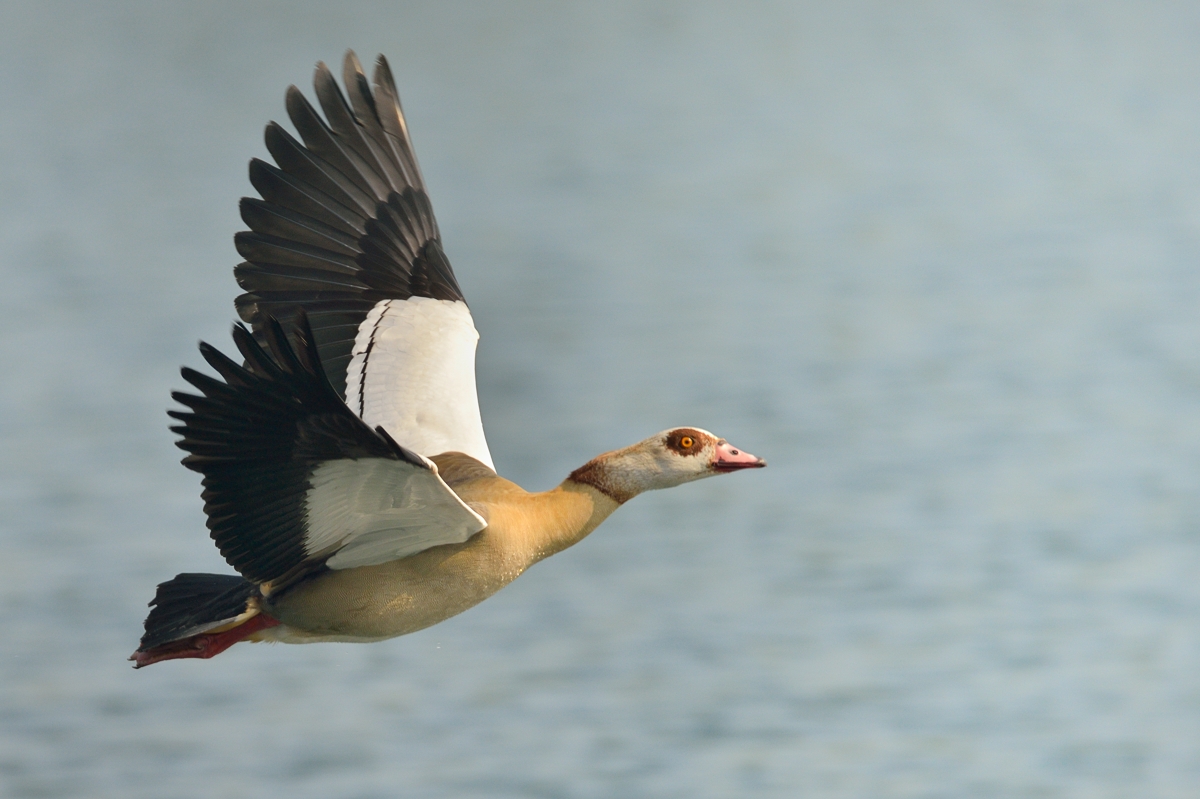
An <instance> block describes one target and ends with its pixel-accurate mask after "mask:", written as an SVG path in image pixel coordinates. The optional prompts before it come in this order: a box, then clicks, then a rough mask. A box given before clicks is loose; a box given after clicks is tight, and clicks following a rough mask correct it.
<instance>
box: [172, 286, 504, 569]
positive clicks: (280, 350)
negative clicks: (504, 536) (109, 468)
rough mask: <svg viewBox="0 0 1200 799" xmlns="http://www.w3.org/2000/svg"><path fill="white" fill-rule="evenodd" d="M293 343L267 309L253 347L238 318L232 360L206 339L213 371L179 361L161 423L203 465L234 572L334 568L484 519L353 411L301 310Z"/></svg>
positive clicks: (417, 546) (466, 531)
mask: <svg viewBox="0 0 1200 799" xmlns="http://www.w3.org/2000/svg"><path fill="white" fill-rule="evenodd" d="M294 332H295V338H296V347H293V346H292V345H291V343H289V341H288V339H287V336H286V334H285V333H284V331H283V327H282V326H281V325H280V323H279V322H277V321H276V320H275V319H273V318H267V319H265V320H263V322H262V330H261V337H262V338H263V339H264V340H265V341H266V343H267V348H266V349H264V348H263V346H262V345H260V344H259V343H258V342H257V341H256V340H255V337H254V336H253V335H252V334H251V333H250V331H248V330H247V329H246V328H244V327H242V326H241V325H238V326H236V327H235V328H234V331H233V338H234V341H235V342H236V343H237V347H238V350H240V351H241V354H242V357H243V358H244V359H245V365H244V366H243V365H239V364H237V363H235V362H234V361H233V360H231V359H229V358H228V357H226V356H225V355H222V354H221V353H220V352H218V351H217V350H216V349H215V348H213V347H211V346H209V345H208V344H203V343H202V344H201V345H200V351H201V353H202V354H203V355H204V359H205V360H206V361H208V363H209V365H211V366H212V367H213V368H214V369H216V370H217V372H218V373H219V374H220V376H221V377H222V378H223V381H222V380H218V379H215V378H212V377H208V376H206V375H203V374H200V373H199V372H196V371H194V370H192V369H188V368H184V369H183V371H182V374H183V378H184V379H185V380H187V381H188V382H189V383H191V384H192V385H193V386H195V387H196V388H197V389H199V391H200V394H199V395H196V394H185V393H182V392H175V393H174V394H173V395H172V396H173V397H174V398H175V399H176V400H177V401H178V402H180V403H182V404H183V405H185V406H187V408H188V410H186V411H170V415H171V416H172V417H173V418H175V419H178V420H179V421H181V422H182V424H180V425H177V426H174V427H172V428H171V429H172V430H173V431H174V432H176V433H178V434H180V435H181V436H183V438H182V440H180V441H178V442H177V444H178V446H179V447H180V448H181V449H184V450H187V452H188V453H189V454H188V456H187V457H186V458H184V459H183V463H184V465H185V466H187V467H188V468H189V469H193V470H195V471H198V472H200V473H201V474H203V475H204V481H203V485H204V493H203V498H204V512H205V513H206V514H207V515H208V528H209V530H210V531H211V533H212V537H213V540H214V541H216V543H217V547H218V548H219V549H220V550H221V554H222V555H224V556H225V559H226V560H227V561H228V562H229V564H230V565H231V566H233V567H234V568H235V569H237V570H238V571H239V572H240V573H241V574H242V575H243V576H244V577H246V579H248V580H251V581H252V582H256V583H268V582H273V581H275V582H278V581H281V580H283V581H285V582H286V579H285V578H287V577H288V575H296V574H298V573H302V572H304V571H306V570H309V569H311V568H315V567H317V566H320V565H321V564H324V565H326V566H328V567H329V568H332V569H346V568H351V567H354V566H367V565H371V564H375V563H383V562H385V561H389V560H396V559H398V558H403V557H405V556H407V555H411V554H414V553H416V552H420V551H421V550H424V549H428V548H429V547H434V546H438V545H439V544H450V543H459V542H462V541H466V540H467V539H468V538H470V537H471V536H472V535H474V534H475V533H476V532H478V531H479V530H482V529H483V528H484V527H485V526H486V522H485V521H484V520H483V518H482V517H481V516H479V514H477V513H475V511H473V510H471V509H470V508H469V507H467V505H466V504H465V503H464V502H463V501H462V500H461V499H459V497H458V495H457V494H455V493H454V492H453V491H452V490H451V489H450V488H449V487H448V486H447V485H446V484H445V482H443V481H442V479H441V477H439V476H438V471H437V467H436V466H435V465H434V464H433V463H432V462H431V461H429V460H427V459H426V458H423V457H421V456H420V455H418V454H416V453H414V452H412V451H411V450H409V449H406V448H405V447H402V446H400V445H399V444H397V443H396V442H395V441H394V440H393V439H392V438H391V437H390V436H389V435H388V434H387V432H386V431H385V430H383V428H377V429H376V430H372V429H371V428H370V427H368V426H367V424H366V423H365V422H363V420H362V419H360V418H358V417H357V416H355V415H354V414H353V413H352V412H351V411H350V410H349V409H348V408H347V407H346V404H345V403H344V402H342V399H341V398H340V397H339V396H338V395H337V393H336V392H335V391H334V389H333V387H332V386H331V385H330V384H329V381H328V380H327V379H326V378H325V375H324V373H323V372H322V370H321V366H320V361H319V360H318V355H317V348H316V345H315V343H314V339H313V334H312V330H311V329H310V327H309V325H308V321H307V318H306V316H305V314H304V311H303V310H301V311H300V312H299V313H298V314H297V316H296V317H295V318H294Z"/></svg>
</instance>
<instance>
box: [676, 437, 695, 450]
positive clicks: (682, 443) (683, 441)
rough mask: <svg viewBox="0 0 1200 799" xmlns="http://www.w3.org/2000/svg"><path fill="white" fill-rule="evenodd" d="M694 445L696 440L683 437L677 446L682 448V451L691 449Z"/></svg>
mask: <svg viewBox="0 0 1200 799" xmlns="http://www.w3.org/2000/svg"><path fill="white" fill-rule="evenodd" d="M695 443H696V440H695V439H694V438H692V437H691V436H684V437H683V438H681V439H679V446H681V447H683V448H684V449H691V448H692V444H695Z"/></svg>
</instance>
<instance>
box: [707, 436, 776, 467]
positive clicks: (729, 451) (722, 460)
mask: <svg viewBox="0 0 1200 799" xmlns="http://www.w3.org/2000/svg"><path fill="white" fill-rule="evenodd" d="M766 465H767V462H766V461H764V460H763V459H762V458H760V457H758V456H756V455H751V454H750V453H749V452H743V451H742V450H740V449H735V448H734V446H733V445H732V444H730V443H729V442H728V441H726V440H725V439H721V440H720V441H718V442H717V456H716V458H714V459H713V462H712V470H713V471H714V472H736V471H738V470H739V469H761V468H762V467H764V466H766Z"/></svg>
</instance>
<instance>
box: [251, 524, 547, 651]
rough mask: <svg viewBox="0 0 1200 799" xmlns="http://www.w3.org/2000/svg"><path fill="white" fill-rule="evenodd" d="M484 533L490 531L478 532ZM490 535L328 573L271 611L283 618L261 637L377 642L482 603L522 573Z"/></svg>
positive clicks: (272, 603)
mask: <svg viewBox="0 0 1200 799" xmlns="http://www.w3.org/2000/svg"><path fill="white" fill-rule="evenodd" d="M477 537H482V536H477ZM485 544H486V542H485V541H478V542H476V541H475V540H474V539H472V541H471V542H468V543H467V544H466V545H453V546H445V547H436V548H434V549H431V550H427V551H425V552H421V553H418V554H417V555H414V556H412V557H409V558H405V559H403V560H398V561H390V562H388V563H381V564H378V565H375V566H360V567H358V568H354V569H342V570H332V571H327V572H323V573H322V574H320V575H319V576H317V577H315V578H313V579H312V580H310V581H308V582H306V583H302V584H301V585H298V586H296V587H295V588H293V589H291V590H289V591H288V592H287V593H285V594H283V595H282V596H280V597H279V598H278V599H275V600H273V601H271V600H269V601H268V602H267V603H266V605H265V607H264V610H265V611H266V612H267V613H268V614H270V615H271V616H273V617H274V618H276V619H278V620H279V621H280V622H281V624H280V625H279V626H278V627H272V628H269V629H267V630H263V631H262V633H261V634H260V640H274V641H281V642H284V643H309V642H316V641H350V642H369V641H381V640H383V639H386V638H394V637H395V636H398V635H405V634H407V633H411V632H416V631H417V630H421V629H424V628H426V627H429V626H431V625H434V624H437V623H438V622H440V621H444V620H446V619H448V618H450V617H451V616H455V615H457V614H459V613H462V612H463V611H464V610H466V609H467V608H470V607H472V606H474V605H477V604H479V603H480V602H482V601H483V600H485V599H487V598H488V597H489V596H491V595H492V594H494V593H496V592H497V591H499V590H500V589H501V588H503V587H504V586H506V585H508V584H509V583H510V582H512V581H513V580H514V579H516V578H517V577H518V576H519V575H520V574H521V572H522V571H524V568H525V564H523V563H510V562H506V561H507V560H509V559H507V558H504V557H503V555H502V553H499V552H496V551H494V550H492V548H491V547H488V546H486V545H485Z"/></svg>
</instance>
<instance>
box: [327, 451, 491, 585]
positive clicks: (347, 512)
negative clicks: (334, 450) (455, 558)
mask: <svg viewBox="0 0 1200 799" xmlns="http://www.w3.org/2000/svg"><path fill="white" fill-rule="evenodd" d="M309 484H310V486H311V487H310V488H309V489H308V495H307V497H306V499H305V503H306V512H307V522H308V524H307V530H306V532H305V536H304V550H305V552H306V553H307V554H309V555H313V554H316V553H318V552H321V551H324V550H328V549H329V548H330V547H335V546H338V545H339V544H340V545H341V549H339V550H338V551H337V552H336V553H335V554H334V555H333V557H331V558H330V559H329V560H327V561H326V562H325V565H327V566H328V567H329V568H331V569H350V568H354V567H356V566H371V565H374V564H376V563H386V562H387V561H389V560H398V559H400V558H403V557H407V556H408V555H412V554H415V553H417V552H421V551H422V550H425V549H429V548H430V547H435V546H439V545H441V544H458V543H462V542H463V541H466V540H467V539H468V538H470V537H471V536H473V535H474V534H475V533H477V532H479V531H480V530H482V529H483V528H484V527H486V526H487V522H485V521H484V520H483V517H482V516H480V515H479V514H478V513H476V512H475V511H473V510H471V509H470V508H469V507H467V505H466V504H465V503H464V502H463V501H462V500H461V499H459V498H458V495H457V494H455V493H454V491H452V490H451V489H450V487H449V486H448V485H446V483H445V482H444V481H443V480H442V478H441V477H439V476H438V474H437V472H436V471H431V470H429V469H425V468H422V467H420V466H413V465H412V464H410V463H405V462H403V461H393V460H386V459H384V458H362V459H359V460H351V459H346V460H336V461H329V462H327V463H323V464H321V465H320V466H318V467H317V468H316V470H315V471H313V474H312V476H311V477H310V478H309Z"/></svg>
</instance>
